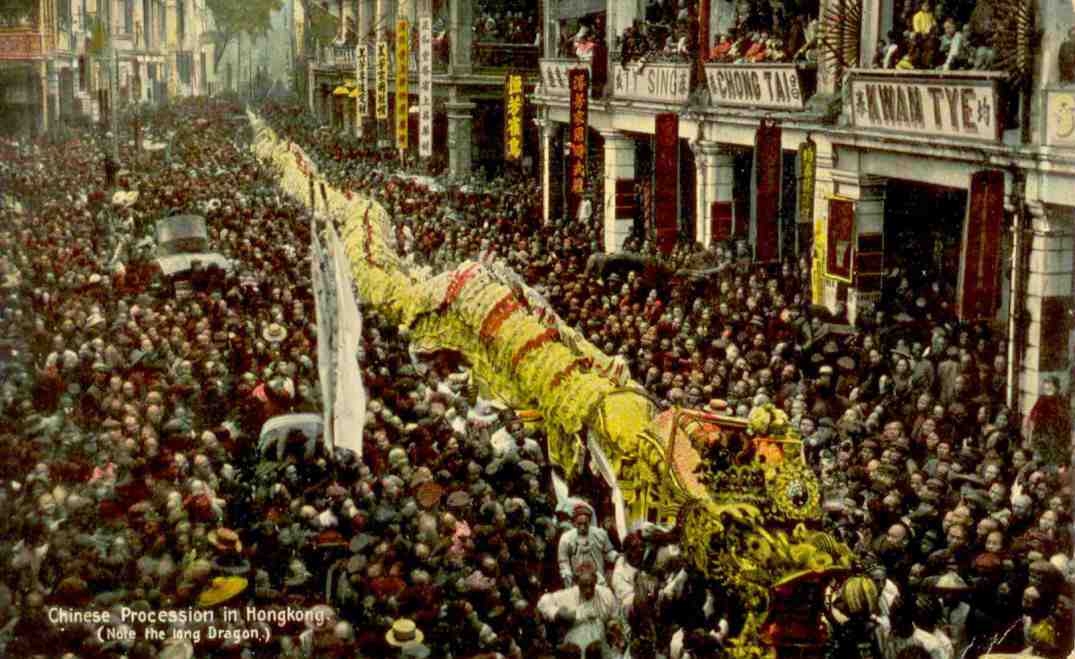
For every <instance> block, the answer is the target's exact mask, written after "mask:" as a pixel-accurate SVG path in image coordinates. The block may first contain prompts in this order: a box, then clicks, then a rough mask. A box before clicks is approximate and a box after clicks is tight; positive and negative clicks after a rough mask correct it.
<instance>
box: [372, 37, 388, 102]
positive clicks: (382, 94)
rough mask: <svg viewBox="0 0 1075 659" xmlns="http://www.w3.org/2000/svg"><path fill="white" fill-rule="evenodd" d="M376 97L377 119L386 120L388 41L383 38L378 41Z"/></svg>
mask: <svg viewBox="0 0 1075 659" xmlns="http://www.w3.org/2000/svg"><path fill="white" fill-rule="evenodd" d="M375 97H376V98H375V99H374V100H375V101H376V103H377V119H379V120H381V121H384V120H385V119H387V118H388V42H387V41H384V40H383V39H381V40H378V41H377V88H376V90H375Z"/></svg>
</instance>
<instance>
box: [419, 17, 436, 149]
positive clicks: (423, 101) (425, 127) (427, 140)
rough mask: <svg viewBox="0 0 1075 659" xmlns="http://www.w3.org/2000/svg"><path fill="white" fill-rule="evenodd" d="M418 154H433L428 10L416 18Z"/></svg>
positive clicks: (430, 40) (431, 80)
mask: <svg viewBox="0 0 1075 659" xmlns="http://www.w3.org/2000/svg"><path fill="white" fill-rule="evenodd" d="M425 4H426V9H428V3H425ZM418 155H419V156H421V157H422V158H429V157H432V155H433V17H432V16H430V15H429V13H428V11H423V15H422V16H421V17H419V18H418Z"/></svg>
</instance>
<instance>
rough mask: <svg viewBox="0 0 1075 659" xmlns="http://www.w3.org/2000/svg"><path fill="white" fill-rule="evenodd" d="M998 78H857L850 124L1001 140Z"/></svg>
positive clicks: (917, 132)
mask: <svg viewBox="0 0 1075 659" xmlns="http://www.w3.org/2000/svg"><path fill="white" fill-rule="evenodd" d="M997 100H998V93H997V78H996V77H992V76H990V77H985V76H983V77H964V76H957V77H943V76H931V75H919V74H916V75H914V76H903V75H885V74H877V73H872V74H865V73H862V74H860V73H854V74H853V75H852V78H851V118H852V123H854V125H855V126H857V127H859V128H879V129H884V130H892V131H899V132H904V133H915V134H920V135H930V136H935V137H954V138H961V139H973V140H986V141H996V140H999V139H1000V133H1001V130H1000V122H999V115H998V107H997Z"/></svg>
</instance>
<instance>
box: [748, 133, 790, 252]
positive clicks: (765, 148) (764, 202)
mask: <svg viewBox="0 0 1075 659" xmlns="http://www.w3.org/2000/svg"><path fill="white" fill-rule="evenodd" d="M780 134H781V130H780V126H779V125H778V124H776V123H774V122H772V121H767V120H765V119H763V120H762V122H761V125H759V126H758V132H757V135H756V136H755V143H754V260H755V261H763V262H764V261H776V260H778V259H779V258H780V192H781V189H782V187H783V186H782V185H781V184H782V180H781V165H782V164H783V161H784V156H783V151H782V150H781V148H780Z"/></svg>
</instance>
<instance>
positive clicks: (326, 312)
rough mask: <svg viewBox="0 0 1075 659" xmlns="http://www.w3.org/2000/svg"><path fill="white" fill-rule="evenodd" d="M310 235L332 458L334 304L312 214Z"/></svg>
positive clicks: (320, 365) (326, 429)
mask: <svg viewBox="0 0 1075 659" xmlns="http://www.w3.org/2000/svg"><path fill="white" fill-rule="evenodd" d="M310 222H311V229H310V234H311V236H313V238H312V239H311V244H310V270H311V274H312V278H313V289H314V308H315V310H316V315H317V375H318V380H319V384H320V386H321V413H322V415H323V419H324V425H323V431H322V432H323V440H324V442H325V448H326V449H327V451H328V453H329V454H330V455H331V454H332V453H333V450H334V442H333V437H332V407H333V406H332V399H333V396H334V395H335V390H334V388H333V387H332V368H333V366H332V365H333V362H334V359H333V355H332V345H333V341H332V334H333V323H332V316H333V315H334V312H333V310H332V303H331V300H330V298H329V291H328V289H327V288H326V286H325V260H326V259H325V251H324V248H323V247H322V246H321V240H320V239H319V238H318V236H317V227H316V222H315V220H314V219H313V215H312V214H311V220H310Z"/></svg>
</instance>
